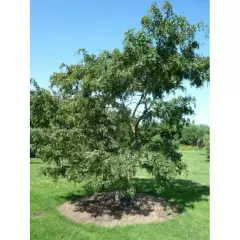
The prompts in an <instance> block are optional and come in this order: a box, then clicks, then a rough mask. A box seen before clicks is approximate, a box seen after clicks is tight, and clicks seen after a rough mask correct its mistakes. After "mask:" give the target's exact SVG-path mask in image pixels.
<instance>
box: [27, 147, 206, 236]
mask: <svg viewBox="0 0 240 240" xmlns="http://www.w3.org/2000/svg"><path fill="white" fill-rule="evenodd" d="M182 152H183V160H184V161H185V162H186V163H187V164H188V170H189V173H188V176H187V177H186V176H181V177H180V179H178V180H177V181H176V182H175V183H174V184H173V186H171V187H169V188H168V189H165V190H164V191H163V192H162V193H161V194H160V195H161V196H164V197H167V198H168V199H169V200H170V201H172V202H175V203H176V204H178V205H179V206H180V207H181V209H182V213H181V214H180V215H179V216H177V217H176V218H174V219H171V220H168V221H166V222H162V223H157V224H156V223H155V224H141V225H129V226H124V227H114V228H105V227H99V226H95V225H90V224H75V223H73V222H71V221H69V220H67V219H66V218H65V217H64V216H61V215H60V214H59V213H58V211H57V207H58V206H59V205H61V204H62V203H64V202H65V201H67V200H69V199H71V197H72V196H74V195H83V194H84V191H83V189H82V186H81V185H79V184H78V185H76V186H75V185H74V184H73V183H68V182H67V181H65V180H60V181H59V182H57V183H54V182H53V181H52V180H51V179H49V178H47V177H44V176H37V173H38V168H39V167H40V166H41V164H42V163H41V161H40V160H38V159H34V160H31V195H30V197H31V210H30V214H31V216H30V221H31V239H32V240H37V239H39V240H60V239H61V240H73V239H74V240H81V239H84V240H88V239H89V240H92V239H97V240H101V239H102V240H103V239H104V240H105V239H106V240H107V239H114V240H115V239H116V240H118V239H124V240H125V239H126V240H128V239H129V240H130V239H131V240H133V239H134V240H143V239H144V240H145V239H151V240H154V239H159V240H161V239H162V240H176V239H178V240H188V239H189V240H206V239H209V163H208V162H207V161H206V155H205V153H204V151H197V150H194V149H193V150H183V151H182ZM138 175H139V176H140V177H141V178H139V179H136V185H137V187H138V189H139V190H141V191H145V192H149V193H152V194H153V193H154V192H153V190H152V182H151V180H150V179H147V177H148V174H147V173H146V172H145V171H143V170H139V172H138ZM155 194H156V193H155ZM38 212H42V213H44V215H43V216H42V217H38V218H36V217H33V214H34V213H38Z"/></svg>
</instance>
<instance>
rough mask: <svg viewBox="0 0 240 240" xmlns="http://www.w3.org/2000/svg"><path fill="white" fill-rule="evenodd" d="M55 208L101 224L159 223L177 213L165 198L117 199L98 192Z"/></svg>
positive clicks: (82, 220) (80, 220)
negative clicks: (120, 200)
mask: <svg viewBox="0 0 240 240" xmlns="http://www.w3.org/2000/svg"><path fill="white" fill-rule="evenodd" d="M58 210H59V211H60V213H61V214H63V215H64V216H66V217H67V218H68V219H70V220H72V221H74V222H77V223H91V224H99V225H103V226H120V225H129V224H138V223H153V222H162V221H166V220H168V219H169V218H173V217H175V216H176V215H177V208H176V207H175V206H174V205H172V204H170V203H168V202H167V201H166V200H165V199H163V198H160V197H155V196H148V195H142V194H137V195H136V196H135V198H134V199H133V200H130V201H128V202H126V201H125V202H117V201H116V200H115V194H114V193H101V194H96V195H92V196H88V197H81V198H78V199H75V200H74V201H72V202H66V203H64V204H63V205H61V206H60V207H59V208H58Z"/></svg>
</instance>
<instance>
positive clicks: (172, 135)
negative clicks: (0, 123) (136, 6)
mask: <svg viewBox="0 0 240 240" xmlns="http://www.w3.org/2000/svg"><path fill="white" fill-rule="evenodd" d="M141 24H142V28H141V29H140V30H139V31H135V30H134V29H129V30H128V31H127V32H126V33H125V35H124V41H123V50H119V49H114V50H113V51H107V50H104V51H102V52H100V53H99V54H98V55H96V54H90V53H88V52H87V51H86V50H85V49H80V50H79V51H78V53H79V54H81V55H82V60H81V62H80V63H79V64H75V65H66V64H62V65H61V69H62V71H61V72H58V73H53V75H52V76H51V79H50V80H51V88H52V90H53V93H54V95H53V96H52V97H51V99H54V104H55V103H56V102H57V108H56V109H55V108H54V109H52V110H51V113H49V112H48V111H47V110H46V111H45V113H46V116H47V117H46V118H47V119H48V120H49V121H50V122H49V124H48V127H47V128H45V127H44V126H43V127H42V126H40V125H39V127H38V128H35V130H34V134H33V135H34V137H35V138H36V139H41V141H40V142H41V144H40V145H41V146H39V147H38V153H39V155H40V156H41V158H42V160H43V161H44V162H46V163H48V164H49V166H48V167H47V168H46V169H45V170H44V171H43V172H44V173H46V174H49V175H51V176H53V177H55V178H57V177H59V176H64V177H66V178H67V179H69V180H72V181H76V182H81V181H85V182H86V187H87V188H88V189H90V190H94V191H104V190H115V191H116V192H117V193H118V192H120V193H122V194H126V193H127V192H131V193H134V184H133V178H134V176H135V173H136V169H137V168H138V167H144V168H146V169H147V170H148V171H149V172H150V173H151V174H152V175H153V178H154V180H155V182H156V183H157V184H161V183H162V182H168V181H170V180H171V179H173V178H174V177H175V176H176V175H178V174H180V173H181V172H182V170H184V169H185V168H186V166H185V164H184V163H183V162H182V161H181V154H180V153H179V152H178V151H177V150H178V147H177V144H176V142H175V139H176V136H177V135H179V134H180V133H181V130H182V127H183V126H184V125H185V124H186V122H188V119H186V117H187V116H189V115H191V114H193V113H194V111H193V107H194V103H195V99H194V98H192V97H190V96H187V97H176V98H174V99H172V100H171V101H167V100H166V98H165V97H166V96H168V95H169V94H171V93H175V92H176V91H177V90H179V89H180V90H183V91H184V90H185V88H184V86H183V81H184V80H185V79H187V80H188V81H189V82H190V83H191V85H192V86H195V87H200V86H202V85H203V83H204V81H208V80H209V58H208V57H204V56H201V55H200V54H198V53H197V50H198V49H199V47H200V43H199V42H198V41H197V40H196V37H195V35H196V33H197V32H198V31H202V30H204V25H203V24H202V23H197V24H190V23H189V22H188V21H187V19H186V18H185V17H183V16H179V15H177V14H176V13H174V11H173V9H172V6H171V5H170V3H169V2H165V3H164V4H163V6H162V8H158V7H157V5H156V4H152V5H151V7H150V9H149V11H148V14H147V15H146V16H144V17H143V18H142V20H141ZM55 99H58V101H56V102H55ZM43 101H44V100H43ZM54 104H53V106H55V105H54ZM46 109H48V108H46ZM52 113H54V114H53V115H54V117H51V116H52V115H51V114H52ZM143 123H144V124H145V125H144V127H143V128H142V129H141V126H142V125H143ZM157 123H161V124H160V126H159V128H156V129H154V131H153V135H154V134H155V137H154V136H153V135H151V134H150V135H149V136H147V134H146V131H145V132H144V128H145V127H148V126H154V125H156V124H157ZM140 132H142V135H141V133H140ZM153 137H154V139H153ZM149 139H151V142H150V140H149ZM141 145H142V146H141ZM117 196H119V194H117Z"/></svg>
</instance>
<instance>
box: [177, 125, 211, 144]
mask: <svg viewBox="0 0 240 240" xmlns="http://www.w3.org/2000/svg"><path fill="white" fill-rule="evenodd" d="M207 134H209V126H207V125H195V124H189V125H188V126H185V127H184V128H183V131H182V136H181V138H180V142H181V143H182V144H185V145H192V146H197V143H198V141H199V142H200V141H201V143H203V142H204V141H203V138H204V136H205V135H207Z"/></svg>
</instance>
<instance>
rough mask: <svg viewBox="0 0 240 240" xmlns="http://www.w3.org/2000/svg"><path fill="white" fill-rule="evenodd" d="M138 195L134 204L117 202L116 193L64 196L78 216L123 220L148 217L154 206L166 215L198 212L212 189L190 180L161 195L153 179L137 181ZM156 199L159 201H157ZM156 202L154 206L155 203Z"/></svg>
mask: <svg viewBox="0 0 240 240" xmlns="http://www.w3.org/2000/svg"><path fill="white" fill-rule="evenodd" d="M135 186H136V189H137V192H138V193H141V194H136V196H135V198H134V199H133V200H132V201H123V202H120V203H119V202H116V201H115V198H114V194H113V193H102V194H98V195H96V196H92V197H90V198H89V197H83V192H81V193H80V192H79V193H80V194H78V192H75V193H71V194H68V195H67V196H60V198H62V199H64V200H67V201H71V203H72V204H74V207H75V210H74V211H75V212H87V213H90V214H91V216H92V217H98V216H103V215H106V214H107V215H108V216H111V217H112V218H113V219H121V218H122V216H123V215H124V214H129V215H142V216H148V215H149V214H150V212H151V211H152V210H153V208H154V204H156V203H160V204H161V206H162V207H163V209H164V211H165V212H166V215H168V214H170V215H171V214H174V213H182V212H183V211H184V210H185V209H186V208H194V203H195V202H199V201H208V200H207V196H209V186H206V185H201V184H199V183H196V182H193V181H190V180H181V179H178V180H175V181H174V182H173V183H172V184H171V185H169V186H165V187H164V188H163V189H162V190H161V191H160V192H158V193H157V191H156V188H154V183H153V180H152V179H149V178H148V179H139V178H136V179H135ZM154 196H155V197H154ZM153 202H154V203H153Z"/></svg>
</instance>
